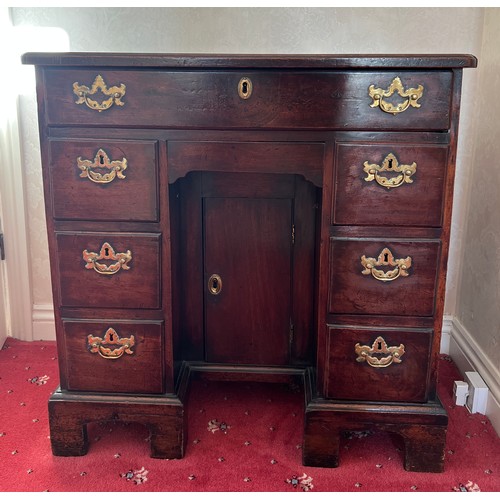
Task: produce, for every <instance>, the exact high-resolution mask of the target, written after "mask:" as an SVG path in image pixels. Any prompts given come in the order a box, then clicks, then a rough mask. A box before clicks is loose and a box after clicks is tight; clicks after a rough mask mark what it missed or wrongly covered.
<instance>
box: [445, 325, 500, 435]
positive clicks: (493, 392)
mask: <svg viewBox="0 0 500 500" xmlns="http://www.w3.org/2000/svg"><path fill="white" fill-rule="evenodd" d="M441 353H442V354H448V355H449V356H450V358H451V359H452V360H453V361H454V363H455V364H456V365H457V367H458V369H459V370H460V373H461V374H462V376H463V374H464V373H465V372H468V371H474V372H477V373H478V374H479V375H480V376H481V378H482V379H483V380H484V382H485V383H486V385H487V386H488V389H489V390H488V403H487V406H486V416H487V417H488V418H489V419H490V422H491V425H492V426H493V427H494V429H495V430H496V432H497V434H498V435H500V371H499V370H498V369H497V368H496V367H495V366H494V365H493V363H492V362H491V361H490V360H489V358H488V356H487V355H486V353H485V352H484V351H483V350H482V349H481V348H480V347H479V345H478V344H477V343H476V341H475V340H474V339H473V337H472V336H471V334H470V333H469V332H468V331H467V329H466V328H465V327H464V325H462V323H461V322H460V321H459V320H458V319H457V318H456V317H455V316H445V317H444V319H443V331H442V335H441Z"/></svg>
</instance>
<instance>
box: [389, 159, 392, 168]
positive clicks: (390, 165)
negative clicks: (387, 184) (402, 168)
mask: <svg viewBox="0 0 500 500" xmlns="http://www.w3.org/2000/svg"><path fill="white" fill-rule="evenodd" d="M389 168H392V159H391V160H389Z"/></svg>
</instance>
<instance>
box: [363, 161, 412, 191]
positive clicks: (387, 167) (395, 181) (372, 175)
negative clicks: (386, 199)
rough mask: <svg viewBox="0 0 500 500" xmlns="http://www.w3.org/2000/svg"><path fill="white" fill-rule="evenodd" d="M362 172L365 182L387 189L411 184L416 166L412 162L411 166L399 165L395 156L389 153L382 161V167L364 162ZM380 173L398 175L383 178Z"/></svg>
mask: <svg viewBox="0 0 500 500" xmlns="http://www.w3.org/2000/svg"><path fill="white" fill-rule="evenodd" d="M363 165H364V167H365V168H364V169H363V171H364V172H365V173H366V174H367V176H366V177H365V181H366V182H371V181H373V180H375V182H376V183H377V184H378V185H379V186H382V187H385V188H387V189H391V188H397V187H399V186H402V185H403V184H404V183H407V184H412V183H413V179H411V176H412V175H413V174H414V173H415V172H416V171H417V164H416V163H415V162H413V163H412V164H411V165H400V164H399V162H398V159H397V158H396V156H394V155H393V154H392V153H389V154H388V155H387V156H386V157H385V158H384V160H383V161H382V165H377V164H375V163H368V162H367V161H365V162H364V163H363ZM381 172H389V173H397V174H399V175H397V176H395V177H385V176H383V175H380V173H381Z"/></svg>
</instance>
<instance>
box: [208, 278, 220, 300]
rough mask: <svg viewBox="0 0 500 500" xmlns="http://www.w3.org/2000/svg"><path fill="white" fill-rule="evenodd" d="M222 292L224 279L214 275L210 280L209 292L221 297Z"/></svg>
mask: <svg viewBox="0 0 500 500" xmlns="http://www.w3.org/2000/svg"><path fill="white" fill-rule="evenodd" d="M221 290H222V279H221V277H220V276H219V275H218V274H212V276H210V278H208V291H209V292H210V293H211V294H212V295H219V293H220V292H221Z"/></svg>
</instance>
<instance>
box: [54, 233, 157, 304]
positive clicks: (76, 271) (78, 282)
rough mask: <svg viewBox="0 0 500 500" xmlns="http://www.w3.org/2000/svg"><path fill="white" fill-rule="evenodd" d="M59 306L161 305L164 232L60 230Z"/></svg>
mask: <svg viewBox="0 0 500 500" xmlns="http://www.w3.org/2000/svg"><path fill="white" fill-rule="evenodd" d="M56 241H57V249H58V260H57V261H56V263H55V264H56V265H57V267H58V270H59V278H60V283H61V285H60V305H61V306H66V307H85V308H95V309H99V308H109V307H111V308H124V309H158V308H160V307H161V293H160V292H161V288H160V275H161V265H160V250H161V235H160V234H156V233H141V234H132V233H70V232H59V233H56Z"/></svg>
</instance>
